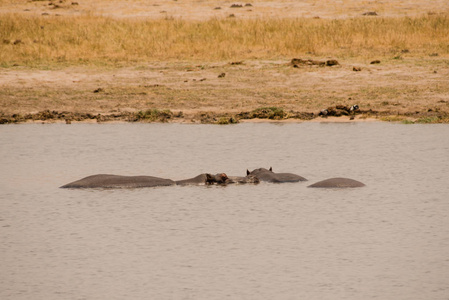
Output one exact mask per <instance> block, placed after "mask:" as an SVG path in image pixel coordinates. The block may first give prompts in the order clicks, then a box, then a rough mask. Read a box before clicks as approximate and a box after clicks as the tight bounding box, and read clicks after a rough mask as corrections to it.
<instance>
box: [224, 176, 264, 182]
mask: <svg viewBox="0 0 449 300" xmlns="http://www.w3.org/2000/svg"><path fill="white" fill-rule="evenodd" d="M259 182H260V180H259V178H257V177H256V176H254V175H247V176H245V177H242V176H228V179H226V184H233V183H236V184H243V183H255V184H257V183H259Z"/></svg>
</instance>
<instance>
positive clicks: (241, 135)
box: [0, 123, 449, 300]
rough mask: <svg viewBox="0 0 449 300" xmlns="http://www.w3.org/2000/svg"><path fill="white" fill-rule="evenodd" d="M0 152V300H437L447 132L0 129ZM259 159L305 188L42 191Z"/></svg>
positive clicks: (441, 280) (242, 167)
mask: <svg viewBox="0 0 449 300" xmlns="http://www.w3.org/2000/svg"><path fill="white" fill-rule="evenodd" d="M0 157H1V158H0V163H1V164H0V165H1V168H0V239H1V243H0V262H1V269H0V298H1V299H209V300H210V299H317V300H318V299H319V300H323V299H354V300H355V299H357V300H358V299H383V300H387V299H392V300H393V299H394V300H399V299H404V300H406V299H407V300H412V299H417V300H418V299H448V298H447V297H448V296H447V295H449V256H448V253H449V200H448V199H449V197H448V195H449V184H448V182H449V180H448V179H449V173H448V170H449V126H447V125H392V124H386V123H358V124H350V123H347V124H346V123H344V124H319V123H303V124H239V125H232V126H214V125H181V124H101V125H99V124H72V125H65V124H52V125H36V124H35V125H30V124H23V125H7V126H0ZM270 166H272V167H273V169H274V170H275V171H278V172H292V173H297V174H299V175H301V176H304V177H306V178H308V179H309V182H302V183H294V184H293V183H291V184H269V183H261V184H259V185H234V186H226V187H220V186H212V187H206V186H193V187H177V186H172V187H158V188H145V189H134V190H133V189H122V190H66V189H59V188H58V187H59V186H61V185H63V184H66V183H68V182H71V181H74V180H77V179H80V178H82V177H85V176H88V175H92V174H97V173H110V174H120V175H152V176H160V177H164V178H171V179H175V180H177V179H184V178H189V177H193V176H195V175H197V174H200V173H204V172H209V173H218V172H226V173H227V174H228V175H244V174H245V171H246V169H247V168H248V169H250V170H251V169H254V168H258V167H266V168H267V167H270ZM330 177H350V178H353V179H356V180H359V181H362V182H364V183H365V184H366V185H367V186H366V187H364V188H359V189H343V190H322V189H309V188H307V187H306V186H307V185H309V184H311V183H314V182H317V181H319V180H323V179H326V178H330Z"/></svg>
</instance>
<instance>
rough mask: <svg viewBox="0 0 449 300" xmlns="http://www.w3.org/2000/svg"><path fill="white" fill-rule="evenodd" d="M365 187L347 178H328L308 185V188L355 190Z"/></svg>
mask: <svg viewBox="0 0 449 300" xmlns="http://www.w3.org/2000/svg"><path fill="white" fill-rule="evenodd" d="M363 186H365V184H364V183H361V182H360V181H357V180H354V179H349V178H341V177H339V178H329V179H326V180H323V181H319V182H317V183H314V184H312V185H309V186H308V187H311V188H356V187H363Z"/></svg>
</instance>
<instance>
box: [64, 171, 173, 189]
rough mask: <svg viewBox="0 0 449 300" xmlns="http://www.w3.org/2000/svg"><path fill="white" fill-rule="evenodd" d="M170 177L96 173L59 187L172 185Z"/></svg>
mask: <svg viewBox="0 0 449 300" xmlns="http://www.w3.org/2000/svg"><path fill="white" fill-rule="evenodd" d="M174 184H175V182H174V181H173V180H170V179H164V178H159V177H153V176H121V175H110V174H98V175H92V176H88V177H85V178H83V179H80V180H77V181H74V182H71V183H68V184H66V185H63V186H61V188H73V189H76V188H110V189H112V188H143V187H154V186H168V185H174Z"/></svg>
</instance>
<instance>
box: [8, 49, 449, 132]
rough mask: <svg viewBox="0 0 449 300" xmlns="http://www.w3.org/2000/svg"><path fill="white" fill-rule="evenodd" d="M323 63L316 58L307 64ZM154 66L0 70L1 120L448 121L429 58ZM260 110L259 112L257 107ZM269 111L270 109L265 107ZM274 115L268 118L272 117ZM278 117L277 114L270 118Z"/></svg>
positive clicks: (437, 60) (444, 79)
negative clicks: (346, 118)
mask: <svg viewBox="0 0 449 300" xmlns="http://www.w3.org/2000/svg"><path fill="white" fill-rule="evenodd" d="M320 60H321V61H323V62H325V61H326V60H328V58H325V57H324V58H318V59H317V58H315V60H314V62H317V61H318V62H319V61H320ZM293 62H294V63H296V64H293V63H292V60H287V59H285V60H280V59H279V60H244V61H238V62H233V61H227V62H226V61H219V62H202V63H200V62H153V63H151V62H150V63H144V64H135V65H133V66H126V67H120V68H118V67H117V68H106V67H87V66H69V67H60V68H54V69H49V70H43V69H38V68H30V67H24V66H15V67H10V68H2V69H0V87H1V88H0V99H1V100H0V119H1V120H2V121H0V122H1V123H17V122H26V121H30V120H39V121H51V120H53V121H57V120H62V121H65V120H67V121H68V122H69V121H74V122H81V121H91V120H94V121H96V120H98V121H99V122H107V121H132V122H135V121H141V122H187V123H222V124H226V123H233V122H238V121H240V120H244V119H254V118H261V119H267V120H270V119H271V120H273V119H274V120H284V119H297V120H301V121H307V120H313V119H316V118H320V119H323V118H326V117H331V116H340V115H341V116H349V115H351V114H352V113H351V112H348V113H345V112H343V111H338V109H337V111H336V112H335V114H334V112H331V113H330V114H327V115H323V113H321V115H320V112H321V111H323V110H326V109H327V110H329V109H330V110H331V111H332V108H334V109H336V108H337V106H343V107H347V108H348V107H351V106H352V105H356V104H357V105H358V106H359V110H357V111H355V112H354V114H353V115H354V120H360V119H366V118H376V119H379V120H386V121H399V122H401V121H404V122H426V123H427V122H430V123H440V122H444V123H447V122H449V121H448V119H449V117H448V115H449V79H448V78H449V68H448V64H447V60H446V59H445V58H441V57H438V56H429V57H427V58H413V57H411V58H409V57H407V54H406V53H405V54H403V56H402V57H401V59H389V60H388V59H386V60H381V61H380V62H378V63H376V64H371V62H370V61H362V60H351V59H348V60H338V65H333V66H328V65H326V64H312V63H310V62H309V61H307V60H303V62H304V63H301V62H300V63H298V60H294V61H293ZM264 108H265V109H267V108H268V111H266V112H264V111H263V109H264ZM270 108H272V109H270ZM271 110H275V112H273V111H271ZM276 111H277V112H276Z"/></svg>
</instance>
